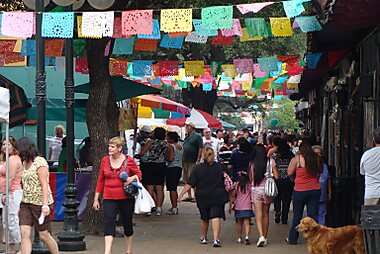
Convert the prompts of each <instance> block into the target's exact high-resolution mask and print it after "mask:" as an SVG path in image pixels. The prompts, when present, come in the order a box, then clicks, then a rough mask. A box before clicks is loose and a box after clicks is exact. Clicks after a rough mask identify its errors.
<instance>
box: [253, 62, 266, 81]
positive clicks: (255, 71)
mask: <svg viewBox="0 0 380 254" xmlns="http://www.w3.org/2000/svg"><path fill="white" fill-rule="evenodd" d="M253 76H255V77H256V78H263V77H266V76H267V73H266V72H262V71H261V70H260V65H259V64H254V65H253Z"/></svg>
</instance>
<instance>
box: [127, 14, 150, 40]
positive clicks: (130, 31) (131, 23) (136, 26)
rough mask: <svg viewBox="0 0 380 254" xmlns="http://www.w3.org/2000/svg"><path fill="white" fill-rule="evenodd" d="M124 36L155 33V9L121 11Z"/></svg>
mask: <svg viewBox="0 0 380 254" xmlns="http://www.w3.org/2000/svg"><path fill="white" fill-rule="evenodd" d="M121 25H122V34H123V36H131V35H135V34H152V33H153V10H136V11H123V12H122V13H121Z"/></svg>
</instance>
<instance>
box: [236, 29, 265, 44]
mask: <svg viewBox="0 0 380 254" xmlns="http://www.w3.org/2000/svg"><path fill="white" fill-rule="evenodd" d="M242 33H243V35H242V36H241V37H240V42H246V41H261V40H262V39H263V37H260V36H255V37H250V36H249V34H248V30H247V28H246V27H244V28H242Z"/></svg>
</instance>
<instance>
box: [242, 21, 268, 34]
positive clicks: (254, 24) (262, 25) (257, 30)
mask: <svg viewBox="0 0 380 254" xmlns="http://www.w3.org/2000/svg"><path fill="white" fill-rule="evenodd" d="M244 23H245V26H246V28H247V31H248V36H249V37H256V36H259V37H264V38H267V37H269V34H270V33H269V31H268V29H269V28H268V25H267V23H266V21H265V19H264V18H249V19H244Z"/></svg>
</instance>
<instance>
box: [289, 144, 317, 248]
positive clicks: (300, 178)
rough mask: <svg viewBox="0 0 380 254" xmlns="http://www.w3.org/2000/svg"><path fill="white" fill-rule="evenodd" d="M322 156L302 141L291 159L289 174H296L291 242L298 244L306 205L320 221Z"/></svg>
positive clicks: (312, 216)
mask: <svg viewBox="0 0 380 254" xmlns="http://www.w3.org/2000/svg"><path fill="white" fill-rule="evenodd" d="M322 169H323V163H322V161H321V158H320V157H319V156H318V155H317V154H316V153H315V152H314V151H313V149H311V146H310V145H309V144H307V143H305V142H302V143H301V145H300V147H299V153H298V154H297V155H296V156H295V157H294V158H293V159H292V160H291V161H290V164H289V167H288V174H289V176H292V175H294V174H295V175H296V177H295V180H294V184H295V185H294V191H293V223H292V227H291V228H290V232H289V238H288V239H287V241H288V243H289V244H297V240H298V235H299V233H298V231H297V230H296V226H297V225H298V224H299V223H300V221H301V219H302V215H303V210H304V207H305V205H306V208H307V215H308V216H309V217H311V218H313V219H314V220H315V221H318V208H319V197H320V196H321V185H320V184H319V180H318V175H319V174H320V173H321V172H322Z"/></svg>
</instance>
